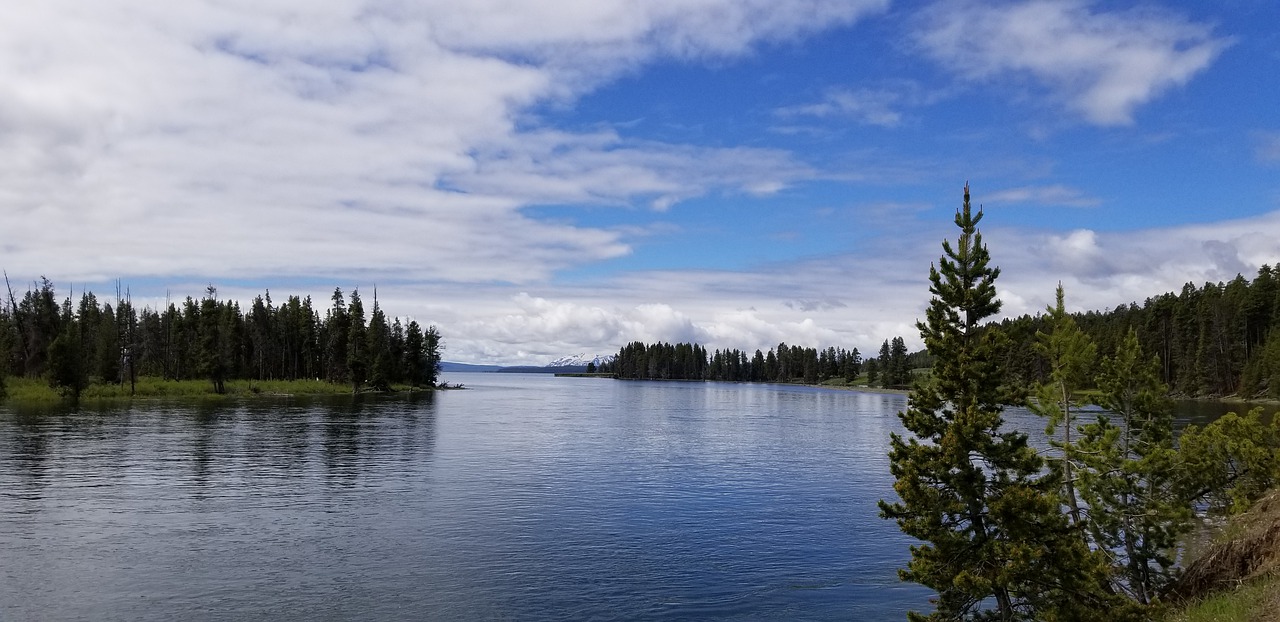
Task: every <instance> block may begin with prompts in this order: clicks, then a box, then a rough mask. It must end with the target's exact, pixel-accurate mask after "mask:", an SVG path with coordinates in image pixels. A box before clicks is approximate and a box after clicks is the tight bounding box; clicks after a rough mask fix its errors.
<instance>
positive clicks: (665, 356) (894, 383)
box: [599, 337, 929, 388]
mask: <svg viewBox="0 0 1280 622" xmlns="http://www.w3.org/2000/svg"><path fill="white" fill-rule="evenodd" d="M928 365H929V357H928V354H927V353H926V352H924V351H921V352H915V353H908V352H907V346H906V343H905V342H904V341H903V339H902V338H901V337H894V338H893V340H892V342H891V341H889V340H886V341H885V342H884V344H883V345H882V346H881V347H880V355H879V356H877V357H871V358H868V359H866V360H864V359H863V358H862V354H861V353H860V352H858V349H857V348H853V349H850V350H846V349H844V348H838V347H835V346H831V347H827V348H823V349H818V348H807V347H803V346H797V345H790V346H789V345H787V344H786V343H779V344H778V345H777V346H776V347H774V348H770V349H769V351H768V352H763V351H761V350H756V351H755V353H754V354H752V355H750V356H748V355H747V353H746V352H744V351H742V350H737V349H725V350H715V351H713V352H710V353H708V352H707V350H706V348H704V347H703V346H701V345H698V344H692V343H678V344H675V345H671V344H669V343H655V344H645V343H641V342H639V341H636V342H632V343H630V344H627V345H626V346H624V347H623V348H622V350H621V351H619V352H618V355H617V356H615V357H614V359H613V360H612V361H611V362H610V363H607V364H605V365H603V366H602V367H601V368H600V370H599V371H600V373H606V374H613V375H615V376H616V377H618V378H624V379H627V380H721V381H731V382H795V383H804V384H819V383H825V382H828V381H831V380H833V379H840V380H843V381H844V382H845V383H849V382H853V381H854V379H856V378H858V376H859V375H861V374H863V373H866V374H867V377H868V382H869V383H870V384H872V385H875V386H882V387H886V388H906V387H908V386H909V385H910V384H911V376H912V370H913V369H916V368H920V367H928Z"/></svg>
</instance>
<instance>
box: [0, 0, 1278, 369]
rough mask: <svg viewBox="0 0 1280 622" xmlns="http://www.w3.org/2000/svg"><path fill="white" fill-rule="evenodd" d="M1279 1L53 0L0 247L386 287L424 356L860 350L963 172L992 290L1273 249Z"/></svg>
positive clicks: (113, 264) (1146, 286) (1094, 279)
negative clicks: (418, 328) (412, 323)
mask: <svg viewBox="0 0 1280 622" xmlns="http://www.w3.org/2000/svg"><path fill="white" fill-rule="evenodd" d="M1277 23H1280V5H1277V3H1275V2H1274V0H1223V1H1222V2H1198V1H1191V0H1183V1H1180V2H1175V1H1173V0H1155V1H1153V2H1145V3H1137V4H1136V6H1135V3H1127V2H1125V3H1102V2H1088V1H1085V0H1078V1H1062V0H1033V1H1014V2H961V1H955V0H940V1H937V2H892V1H890V0H789V1H787V0H784V1H781V2H779V1H778V0H650V1H646V2H634V1H631V0H543V1H540V2H517V1H513V0H468V1H466V2H459V1H456V0H454V1H451V0H327V1H325V2H311V1H304V0H252V1H249V0H188V1H185V2H156V1H155V0H99V1H95V2H83V1H81V0H41V1H40V2H30V3H23V4H21V6H17V5H15V6H14V7H11V8H10V9H8V10H6V11H5V16H4V19H3V20H0V210H3V211H2V212H0V214H3V226H0V268H3V269H4V270H5V271H6V272H7V274H8V275H9V278H10V280H11V281H13V282H14V283H15V285H16V286H17V287H19V289H25V287H26V285H27V284H29V283H30V282H31V281H32V280H34V279H37V278H39V277H40V276H41V275H44V276H47V277H48V278H50V279H51V280H53V281H54V283H55V284H56V286H57V287H58V289H59V292H61V293H62V294H64V295H65V292H66V291H67V288H68V287H74V288H75V289H76V291H80V290H82V289H83V288H85V287H88V288H90V289H93V290H95V291H98V292H99V293H106V292H113V291H114V285H113V283H114V282H115V280H116V279H119V280H120V281H121V282H122V283H123V284H124V285H125V286H127V287H128V288H129V289H130V291H131V292H132V294H133V296H134V298H135V301H137V300H139V299H140V300H142V301H144V302H146V303H147V304H153V305H155V304H163V301H164V299H165V296H166V295H169V296H172V297H173V298H176V299H181V298H183V297H185V296H194V297H199V296H201V295H202V293H203V291H204V288H205V286H206V285H208V284H213V285H215V286H217V287H218V289H219V293H220V295H222V296H224V297H237V298H240V299H242V300H248V299H250V298H252V296H254V295H255V294H257V293H261V292H262V291H263V290H264V289H268V288H269V289H270V290H271V292H272V294H273V297H274V298H275V299H276V300H277V301H280V300H283V299H284V297H285V296H286V295H289V294H310V295H312V296H313V297H314V298H315V299H316V301H317V306H319V307H321V308H323V307H324V306H326V304H327V301H328V298H329V295H330V294H331V293H332V291H333V288H334V287H341V288H342V289H343V291H345V292H349V291H350V290H351V289H353V288H359V289H360V291H361V293H362V294H364V295H365V297H366V298H367V297H368V296H369V295H370V292H371V291H372V290H373V288H374V287H375V286H376V287H377V290H378V296H379V299H380V301H381V302H382V304H383V306H384V308H385V309H386V310H387V311H388V312H389V313H391V314H393V315H399V316H401V317H407V318H413V319H416V320H418V321H419V322H420V323H424V324H428V323H429V324H435V325H437V326H438V327H439V328H440V330H441V331H442V333H443V334H444V337H445V345H446V348H447V350H446V359H448V360H454V361H461V362H472V363H509V364H529V363H532V364H542V363H545V362H548V361H550V360H551V359H553V358H556V357H559V356H563V355H566V354H576V353H584V352H585V353H610V352H615V351H616V350H617V349H618V347H619V346H621V345H622V344H624V343H626V342H628V341H633V340H644V341H654V340H667V341H673V342H674V341H699V342H702V343H704V344H706V345H708V346H709V347H712V348H721V347H735V348H743V349H748V350H750V349H755V348H767V347H769V346H772V345H775V344H777V343H778V342H780V341H785V342H787V343H789V344H790V343H796V344H804V345H810V346H827V345H837V346H842V347H857V348H859V349H861V350H862V351H864V352H866V351H868V350H875V349H876V348H878V345H879V343H880V342H881V341H883V340H884V339H887V338H890V337H892V336H894V335H903V336H904V337H906V338H907V341H908V343H911V344H918V343H919V339H918V335H917V334H916V331H915V329H914V328H913V323H914V321H915V319H916V318H917V317H919V316H921V315H922V310H923V308H924V305H925V304H926V302H927V298H928V292H927V280H926V275H927V271H928V267H929V262H930V261H931V260H933V259H935V258H936V257H937V256H938V254H939V251H940V247H939V243H940V242H941V240H942V239H943V238H944V237H954V235H955V229H954V225H953V224H952V223H951V218H952V215H953V214H954V211H955V209H956V208H957V207H958V206H959V205H960V199H961V189H962V187H963V186H964V184H965V182H966V181H967V182H969V183H970V185H971V187H972V190H973V196H974V201H975V202H977V203H981V204H982V205H983V207H984V210H985V213H986V217H985V220H984V221H983V227H984V233H985V236H986V239H987V241H988V243H989V245H990V247H991V252H992V255H993V257H994V260H995V262H996V263H997V264H998V265H1000V266H1001V268H1002V270H1003V275H1002V277H1001V280H1000V282H999V285H1000V287H1001V292H1002V295H1003V299H1004V301H1005V312H1006V313H1008V314H1010V315H1019V314H1022V313H1028V312H1029V313H1035V312H1037V311H1039V310H1040V309H1042V308H1043V307H1044V305H1045V304H1046V303H1047V302H1049V301H1050V300H1051V299H1052V296H1053V290H1054V286H1055V284H1056V283H1057V282H1058V281H1062V283H1063V284H1064V286H1065V287H1066V290H1067V298H1068V304H1069V306H1071V307H1073V308H1075V309H1088V308H1107V307H1113V306H1115V305H1117V304H1121V303H1126V302H1129V301H1134V300H1136V301H1141V300H1143V299H1144V298H1146V297H1147V296H1150V295H1154V294H1158V293H1161V292H1165V291H1171V290H1177V289H1179V288H1180V287H1181V286H1182V284H1183V283H1185V282H1188V281H1191V282H1195V283H1198V284H1199V283H1204V282H1205V281H1215V282H1216V281H1219V280H1225V279H1230V278H1232V277H1233V276H1235V275H1236V274H1237V273H1244V274H1245V276H1249V277H1251V276H1252V275H1253V274H1255V273H1256V270H1257V268H1258V266H1260V265H1261V264H1263V263H1278V262H1280V103H1277V102H1280V29H1278V28H1276V24H1277Z"/></svg>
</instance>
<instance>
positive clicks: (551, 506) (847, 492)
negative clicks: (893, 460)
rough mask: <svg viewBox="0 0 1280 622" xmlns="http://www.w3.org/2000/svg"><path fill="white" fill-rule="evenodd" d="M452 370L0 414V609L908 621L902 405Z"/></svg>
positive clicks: (875, 399)
mask: <svg viewBox="0 0 1280 622" xmlns="http://www.w3.org/2000/svg"><path fill="white" fill-rule="evenodd" d="M448 380H449V381H450V382H458V381H461V382H463V383H464V384H466V385H467V386H468V387H471V389H469V390H467V391H450V392H445V393H441V394H418V395H400V396H391V397H387V396H359V397H355V398H353V397H350V396H341V397H323V398H305V399H298V398H292V399H279V400H271V399H255V400H252V401H246V402H235V401H226V402H214V403H195V402H192V403H187V402H182V403H160V402H156V403H145V404H144V403H139V404H136V405H135V406H133V407H127V408H117V409H114V410H112V411H110V412H103V411H93V410H81V411H77V412H70V411H65V410H56V409H55V410H53V411H46V412H41V413H35V414H28V413H14V412H11V411H2V410H0V551H3V555H0V619H95V620H135V619H151V620H167V619H191V618H210V617H217V618H222V619H236V620H288V619H316V618H322V619H476V618H485V619H492V618H512V619H522V620H526V619H528V620H553V619H579V618H593V619H628V618H647V619H686V618H690V617H698V618H709V619H737V618H755V619H792V618H797V617H803V618H808V619H850V618H853V619H887V618H891V619H899V618H901V617H902V614H903V612H904V611H905V610H906V609H907V608H909V607H916V608H919V607H921V606H924V605H925V603H926V600H927V598H928V596H929V593H928V591H927V590H923V589H921V588H919V587H918V586H914V585H909V584H905V585H904V584H901V583H899V582H898V581H897V577H896V574H895V571H896V569H897V568H898V567H900V566H902V565H903V563H904V562H905V560H906V557H907V547H908V545H910V544H911V542H910V541H908V540H907V539H906V538H905V537H904V536H902V535H901V533H900V532H898V530H897V528H896V526H895V525H893V524H892V522H890V521H884V520H882V519H880V518H879V517H878V515H877V511H876V507H875V501H876V500H877V499H880V498H883V497H887V496H890V495H892V477H891V476H890V475H889V471H888V459H887V456H886V450H887V447H886V444H887V439H888V436H889V434H890V432H893V431H896V430H899V429H900V427H899V423H898V420H897V417H896V416H895V414H896V413H897V412H898V411H899V410H901V409H902V408H904V407H905V405H906V398H905V396H901V395H882V394H864V393H854V392H839V391H827V390H818V389H805V388H800V387H785V386H761V385H736V384H716V383H707V384H702V383H687V384H686V383H645V382H612V381H602V380H597V379H569V378H567V379H555V378H550V377H511V376H502V375H495V374H491V375H483V376H473V377H465V378H453V377H450V378H448ZM1008 419H1009V421H1010V422H1011V423H1012V424H1014V425H1018V426H1019V427H1021V428H1023V429H1025V430H1027V431H1028V432H1031V433H1032V434H1036V433H1037V432H1039V433H1041V436H1042V432H1043V421H1042V420H1038V419H1036V418H1034V417H1033V416H1031V415H1029V414H1028V413H1025V412H1019V411H1013V412H1010V413H1009V414H1008ZM211 612H217V613H216V614H212V613H211Z"/></svg>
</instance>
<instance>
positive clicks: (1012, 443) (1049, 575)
mask: <svg viewBox="0 0 1280 622" xmlns="http://www.w3.org/2000/svg"><path fill="white" fill-rule="evenodd" d="M981 219H982V213H981V211H979V213H978V214H977V215H976V216H974V215H973V214H972V213H971V211H970V206H969V189H968V187H967V186H966V187H965V192H964V205H963V209H962V211H958V212H957V213H956V217H955V223H956V226H958V227H959V228H960V230H961V234H960V237H959V240H958V241H957V244H956V245H955V246H954V247H953V246H952V245H951V243H950V242H949V241H944V242H943V243H942V248H943V253H944V255H943V257H942V258H941V259H940V260H939V263H938V265H937V266H936V267H931V268H930V271H929V281H930V287H929V291H930V292H931V293H932V294H933V298H932V300H930V303H929V308H928V311H927V313H926V321H924V322H920V323H917V326H918V327H919V328H920V333H921V336H922V337H923V338H924V342H925V347H926V348H927V349H928V351H929V354H930V355H932V356H933V357H934V364H933V375H932V378H931V379H930V380H928V381H926V382H922V383H919V384H918V385H917V386H916V387H915V389H914V390H913V391H912V393H911V397H910V400H909V402H908V407H907V410H906V411H905V412H902V413H899V417H900V418H901V420H902V423H903V425H904V426H905V427H906V429H907V430H908V431H909V432H910V435H909V436H907V437H904V436H901V435H898V434H894V435H893V436H892V440H891V447H892V449H891V450H890V453H889V457H890V461H891V466H890V469H891V471H892V473H893V475H894V477H895V479H896V482H895V484H894V490H896V491H897V493H898V496H899V498H900V501H899V502H897V503H889V502H886V501H881V502H880V509H881V514H882V516H884V517H885V518H890V519H893V520H895V521H897V523H898V525H899V527H900V528H901V529H902V531H903V532H905V533H906V534H908V535H910V536H912V537H914V538H916V539H919V540H921V541H923V544H921V545H918V546H913V547H912V548H911V561H910V562H908V564H907V568H906V569H904V570H901V571H899V574H900V576H901V578H902V579H903V580H906V581H914V582H916V583H920V584H922V585H925V586H927V587H929V588H932V589H933V590H935V591H936V592H937V593H938V597H937V598H936V599H935V600H934V604H935V606H936V611H935V612H934V613H933V614H931V615H927V616H926V615H921V614H919V613H916V612H911V613H909V614H908V618H909V619H911V620H959V619H992V620H1033V619H1035V620H1048V619H1057V620H1065V619H1088V618H1089V617H1091V616H1094V615H1098V616H1101V615H1103V612H1104V611H1106V610H1107V609H1108V608H1109V607H1108V606H1107V603H1105V601H1106V600H1108V599H1109V597H1108V596H1107V595H1105V594H1104V593H1103V592H1102V584H1103V577H1104V576H1105V562H1104V560H1102V559H1101V558H1100V557H1099V556H1098V555H1097V554H1095V553H1093V552H1090V551H1089V549H1088V547H1087V545H1086V544H1085V540H1084V538H1083V537H1081V535H1080V533H1079V531H1078V530H1076V529H1075V528H1073V527H1072V526H1070V525H1069V524H1068V522H1067V520H1066V517H1065V516H1064V515H1063V513H1062V512H1061V497H1060V495H1059V494H1058V492H1057V491H1058V490H1059V484H1060V482H1059V478H1057V477H1055V476H1054V475H1053V473H1052V472H1046V471H1045V470H1044V468H1043V467H1044V460H1043V459H1042V458H1041V457H1040V455H1039V454H1037V453H1036V451H1035V450H1034V449H1033V448H1031V447H1030V446H1028V444H1027V437H1026V435H1025V434H1023V433H1021V432H1017V431H1013V430H1007V429H1004V426H1003V424H1004V422H1003V418H1002V416H1001V412H1002V403H1003V402H1004V401H1005V400H1004V396H1003V391H1002V389H1001V386H1000V384H1001V378H1002V374H1001V369H1000V365H999V358H998V357H997V356H996V354H997V352H998V351H999V348H1000V346H1001V345H1002V344H1001V343H1000V342H1001V339H1002V334H1001V333H1000V332H999V331H998V330H994V327H991V328H988V329H985V330H984V329H983V328H981V323H982V321H983V320H984V319H986V318H989V317H991V316H992V315H994V314H995V313H997V312H998V311H999V310H1000V301H999V300H998V299H997V298H996V289H995V280H996V277H998V276H999V274H1000V271H999V269H998V268H995V267H992V266H990V265H988V264H989V262H990V256H989V254H988V252H987V248H986V246H985V245H983V243H982V236H981V234H980V233H978V231H977V225H978V222H979V221H980V220H981ZM1108 615H1109V614H1108ZM1111 617H1112V618H1114V616H1111Z"/></svg>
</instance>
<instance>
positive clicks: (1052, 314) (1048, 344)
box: [1030, 283, 1098, 525]
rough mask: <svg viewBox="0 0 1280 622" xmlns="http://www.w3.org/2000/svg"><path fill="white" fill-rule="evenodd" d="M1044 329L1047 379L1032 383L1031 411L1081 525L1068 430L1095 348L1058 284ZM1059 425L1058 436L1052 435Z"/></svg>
mask: <svg viewBox="0 0 1280 622" xmlns="http://www.w3.org/2000/svg"><path fill="white" fill-rule="evenodd" d="M1046 324H1047V328H1048V329H1049V330H1048V332H1042V331H1037V332H1036V338H1037V341H1036V344H1035V345H1036V351H1037V352H1038V353H1040V355H1041V356H1043V357H1044V358H1045V360H1046V362H1047V363H1048V365H1049V380H1048V382H1042V383H1039V384H1038V385H1036V387H1035V389H1034V391H1033V393H1034V395H1035V399H1034V400H1033V401H1032V402H1031V404H1030V408H1031V410H1032V412H1035V413H1036V414H1038V415H1040V416H1042V417H1044V418H1045V419H1047V420H1048V422H1047V424H1046V426H1045V434H1047V435H1049V436H1050V438H1051V439H1052V440H1051V441H1050V444H1051V446H1052V447H1054V448H1056V449H1057V450H1058V455H1057V456H1055V457H1051V458H1049V464H1050V466H1051V467H1053V468H1054V469H1055V470H1057V471H1058V472H1059V473H1060V475H1061V477H1062V485H1063V494H1064V496H1065V499H1066V503H1067V508H1068V510H1069V511H1070V512H1071V519H1072V523H1073V524H1076V525H1079V524H1081V515H1080V502H1079V499H1078V498H1077V496H1076V490H1075V488H1076V473H1075V471H1076V465H1075V462H1076V460H1077V458H1076V456H1075V453H1076V452H1075V443H1074V442H1073V441H1072V438H1071V433H1072V431H1073V428H1074V427H1075V425H1076V424H1075V421H1074V417H1073V416H1072V415H1073V410H1072V409H1073V408H1075V407H1076V403H1075V397H1074V396H1075V393H1076V390H1077V389H1079V388H1080V386H1081V385H1083V384H1084V382H1085V380H1086V379H1087V377H1088V373H1089V370H1090V368H1091V367H1092V365H1093V363H1094V361H1095V360H1096V358H1097V353H1098V349H1097V347H1096V346H1095V345H1094V344H1093V342H1092V341H1091V340H1090V339H1089V337H1088V336H1087V335H1085V334H1084V333H1083V332H1082V331H1081V330H1080V328H1079V327H1078V326H1076V322H1075V319H1074V318H1072V317H1071V316H1070V315H1068V314H1067V311H1066V304H1065V301H1064V295H1063V292H1062V284H1061V283H1059V284H1058V290H1057V304H1056V305H1055V306H1053V307H1049V309H1048V315H1047V318H1046ZM1059 428H1061V430H1062V437H1061V438H1060V439H1058V438H1053V437H1054V435H1055V433H1056V432H1057V430H1058V429H1059Z"/></svg>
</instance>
